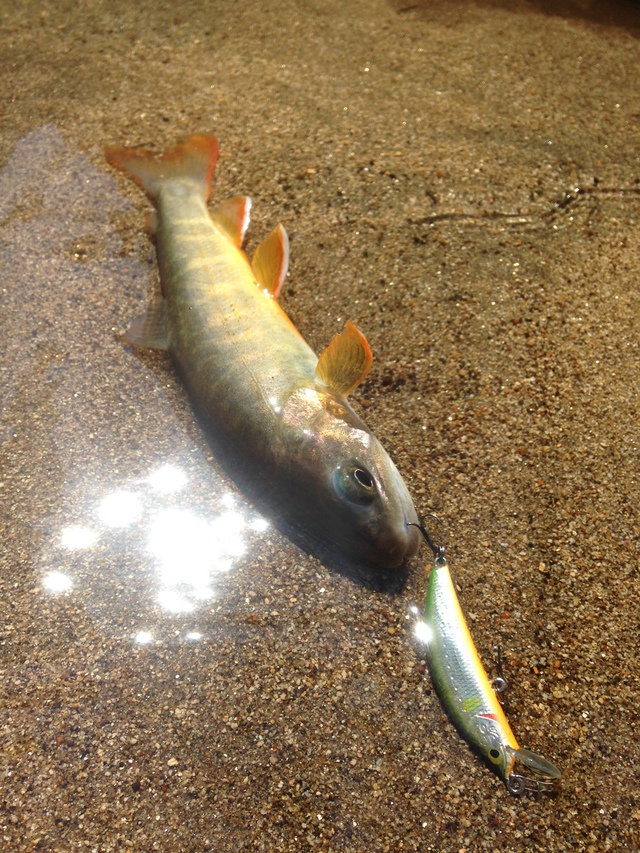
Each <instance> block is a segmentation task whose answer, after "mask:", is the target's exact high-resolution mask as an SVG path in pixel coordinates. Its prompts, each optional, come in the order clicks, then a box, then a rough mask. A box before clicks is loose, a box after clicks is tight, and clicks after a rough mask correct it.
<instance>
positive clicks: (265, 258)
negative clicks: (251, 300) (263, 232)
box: [251, 224, 289, 299]
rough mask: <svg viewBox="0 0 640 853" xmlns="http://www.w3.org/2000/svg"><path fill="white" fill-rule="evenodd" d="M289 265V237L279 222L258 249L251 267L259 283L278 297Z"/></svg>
mask: <svg viewBox="0 0 640 853" xmlns="http://www.w3.org/2000/svg"><path fill="white" fill-rule="evenodd" d="M288 267H289V238H288V237H287V232H286V231H285V230H284V227H283V226H282V225H279V224H278V225H276V227H275V228H274V229H273V231H272V232H271V233H270V234H269V235H268V236H267V237H265V238H264V240H263V241H262V243H260V245H259V246H258V248H257V249H256V251H255V254H254V256H253V259H252V261H251V268H252V269H253V274H254V275H255V277H256V281H257V282H258V284H259V285H260V286H261V287H264V289H265V290H267V291H268V292H269V293H270V294H271V296H273V298H274V299H277V298H278V296H280V291H281V290H282V284H283V282H284V279H285V276H286V275H287V269H288Z"/></svg>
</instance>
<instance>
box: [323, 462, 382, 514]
mask: <svg viewBox="0 0 640 853" xmlns="http://www.w3.org/2000/svg"><path fill="white" fill-rule="evenodd" d="M333 482H334V486H335V489H336V491H337V493H338V494H339V495H340V497H342V498H345V500H348V501H349V502H350V503H354V504H360V505H361V506H367V505H368V504H370V503H371V502H372V501H373V500H374V498H375V496H376V483H375V480H374V479H373V477H372V476H371V474H370V473H369V472H368V471H367V469H366V468H363V467H362V466H361V465H356V464H350V465H340V466H339V467H338V468H336V470H335V471H334V473H333Z"/></svg>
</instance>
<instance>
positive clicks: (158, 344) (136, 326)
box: [120, 296, 169, 350]
mask: <svg viewBox="0 0 640 853" xmlns="http://www.w3.org/2000/svg"><path fill="white" fill-rule="evenodd" d="M120 340H122V341H124V343H126V344H133V346H135V347H145V348H146V349H161V350H166V349H168V348H169V341H168V338H167V322H166V315H165V307H164V299H162V297H160V296H158V297H156V298H155V299H153V300H152V301H151V302H150V303H149V305H148V307H147V310H146V311H145V312H144V314H140V315H139V316H138V317H136V318H135V319H134V321H133V323H132V324H131V325H130V326H129V328H128V329H127V331H126V332H125V333H124V335H122V337H121V338H120Z"/></svg>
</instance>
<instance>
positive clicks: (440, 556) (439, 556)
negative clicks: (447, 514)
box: [407, 512, 446, 563]
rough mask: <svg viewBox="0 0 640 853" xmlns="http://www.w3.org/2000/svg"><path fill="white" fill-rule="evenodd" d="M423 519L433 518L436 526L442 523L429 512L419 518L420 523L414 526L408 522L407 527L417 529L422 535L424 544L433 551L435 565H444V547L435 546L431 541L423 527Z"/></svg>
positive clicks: (433, 513) (413, 523) (412, 522)
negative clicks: (436, 523)
mask: <svg viewBox="0 0 640 853" xmlns="http://www.w3.org/2000/svg"><path fill="white" fill-rule="evenodd" d="M425 518H435V520H436V521H437V522H438V524H442V521H441V520H440V518H438V516H437V515H436V514H435V512H429V513H427V514H426V515H421V516H420V522H419V523H418V524H416V523H415V522H414V521H408V522H407V527H417V528H418V530H419V531H420V533H422V535H423V537H424V540H425V542H426V543H427V545H428V546H429V548H431V550H432V551H433V556H434V558H435V561H436V563H444V562H445V560H446V558H445V555H444V545H436V543H435V542H434V541H433V539H432V538H431V536H430V535H429V532H428V531H427V528H426V527H425V524H424V520H425Z"/></svg>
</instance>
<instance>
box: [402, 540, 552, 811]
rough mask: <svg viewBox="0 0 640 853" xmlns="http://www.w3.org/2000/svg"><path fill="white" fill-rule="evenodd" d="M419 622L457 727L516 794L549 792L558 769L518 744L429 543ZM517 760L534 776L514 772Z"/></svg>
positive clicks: (443, 563) (445, 569)
mask: <svg viewBox="0 0 640 853" xmlns="http://www.w3.org/2000/svg"><path fill="white" fill-rule="evenodd" d="M420 530H421V531H422V533H423V535H424V537H425V539H426V540H427V542H428V543H429V545H430V546H431V548H432V550H433V551H434V556H435V560H434V565H433V568H432V569H431V574H430V576H429V585H428V588H427V600H426V605H425V613H424V622H423V623H420V630H419V635H420V638H421V639H422V640H424V642H425V643H426V648H427V660H428V664H429V670H430V672H431V677H432V679H433V682H434V684H435V687H436V690H437V692H438V695H439V697H440V701H441V703H442V706H443V708H444V709H445V711H446V712H447V715H448V717H449V718H450V720H451V721H452V722H453V723H454V725H455V726H456V728H457V729H458V731H459V732H460V733H461V734H462V735H463V737H464V738H465V739H466V740H467V741H468V742H469V743H470V744H471V746H472V747H473V748H474V749H475V750H476V751H477V752H478V753H479V754H480V755H481V756H482V757H483V758H484V759H486V761H487V762H488V764H489V766H490V767H491V768H492V769H493V770H495V772H496V773H497V774H498V775H499V776H500V777H501V778H502V779H503V780H504V781H505V783H506V786H507V789H508V790H509V792H510V793H511V794H514V795H516V796H518V795H520V794H522V793H524V791H525V790H527V789H531V790H553V788H554V787H555V785H556V783H557V781H558V780H559V779H560V772H559V770H558V769H557V768H556V767H555V766H554V765H553V764H552V763H551V762H550V761H547V759H546V758H542V756H540V755H537V754H536V753H535V752H532V751H531V750H528V749H523V748H522V747H520V746H519V745H518V741H517V740H516V738H515V735H514V734H513V732H512V731H511V726H510V725H509V723H508V721H507V718H506V717H505V714H504V711H503V710H502V707H501V705H500V702H499V701H498V698H497V695H496V691H495V689H494V688H493V686H492V684H491V682H490V681H489V678H488V677H487V673H486V671H485V669H484V667H483V665H482V661H481V660H480V657H479V656H478V652H477V651H476V647H475V644H474V642H473V638H472V637H471V634H470V632H469V628H468V627H467V623H466V621H465V618H464V615H463V613H462V609H461V607H460V602H459V601H458V596H457V595H456V591H455V589H454V586H453V582H452V580H451V574H450V572H449V566H448V563H447V560H446V557H445V554H444V548H442V547H437V546H435V545H434V544H433V543H432V541H431V539H430V537H429V536H428V534H427V533H426V531H425V529H424V526H423V525H420ZM518 764H521V765H522V766H523V767H525V768H527V770H528V771H530V772H531V773H532V774H533V775H534V778H530V777H528V776H524V775H522V774H521V773H519V772H517V770H516V766H517V765H518Z"/></svg>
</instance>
